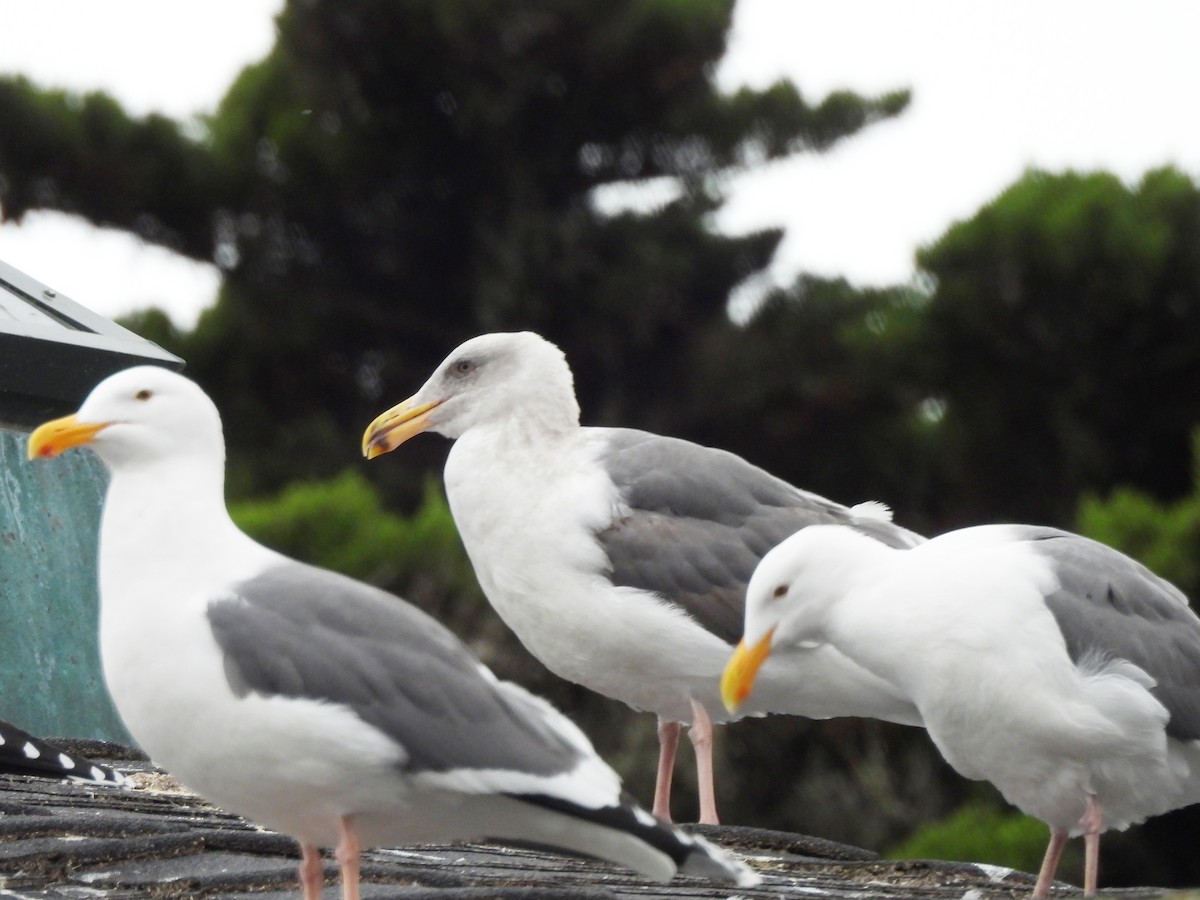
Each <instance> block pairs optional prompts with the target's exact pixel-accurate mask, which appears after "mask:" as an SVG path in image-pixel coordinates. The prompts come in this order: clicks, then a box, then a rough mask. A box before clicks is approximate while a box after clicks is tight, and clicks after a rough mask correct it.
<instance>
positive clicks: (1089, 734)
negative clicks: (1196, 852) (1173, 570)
mask: <svg viewBox="0 0 1200 900" xmlns="http://www.w3.org/2000/svg"><path fill="white" fill-rule="evenodd" d="M810 641H828V642H829V643H831V644H832V645H833V646H835V647H837V648H838V649H839V650H840V651H841V652H843V653H845V654H846V656H848V657H850V658H851V659H854V660H856V661H857V662H858V663H860V664H861V665H862V666H863V667H865V668H867V669H868V670H870V671H872V672H874V673H876V674H877V675H878V676H879V677H881V678H884V679H886V680H887V681H888V682H889V683H891V684H895V685H896V686H897V687H899V688H900V689H901V690H902V691H903V692H904V694H905V695H906V696H908V697H910V698H911V699H912V702H913V704H914V705H915V706H916V707H917V709H918V710H919V711H920V714H921V717H922V719H923V720H924V722H925V727H926V729H927V730H928V732H929V736H930V737H931V738H932V739H933V742H934V743H935V744H936V745H937V747H938V749H939V750H940V751H941V752H942V755H943V756H945V758H946V760H947V762H949V763H950V765H952V766H953V767H954V768H955V769H956V770H957V771H958V772H960V773H961V774H962V775H964V776H966V777H968V778H974V779H980V780H988V781H991V782H992V783H993V784H995V785H996V787H997V788H998V789H999V790H1000V792H1001V793H1002V794H1003V795H1004V797H1005V798H1006V799H1007V800H1008V801H1009V802H1010V803H1012V804H1014V805H1015V806H1017V807H1019V808H1020V809H1022V810H1023V811H1024V812H1026V813H1028V814H1030V815H1032V816H1035V817H1037V818H1039V819H1041V820H1042V821H1044V822H1046V823H1047V824H1048V825H1049V826H1050V829H1051V839H1050V844H1049V846H1048V848H1047V850H1046V856H1045V859H1044V862H1043V864H1042V869H1041V872H1040V874H1039V877H1038V882H1037V886H1036V888H1035V891H1034V896H1035V897H1039V898H1040V897H1045V896H1046V895H1047V893H1048V892H1049V889H1050V885H1051V882H1052V881H1053V878H1054V874H1055V872H1056V870H1057V867H1058V860H1059V856H1060V855H1061V853H1062V849H1063V846H1064V844H1065V842H1066V840H1067V838H1068V837H1070V836H1072V835H1078V834H1082V835H1083V836H1084V840H1085V849H1086V861H1085V868H1084V889H1085V892H1086V893H1087V894H1088V895H1091V894H1094V893H1095V892H1096V888H1097V882H1098V872H1099V858H1100V835H1101V833H1102V832H1103V831H1104V830H1106V829H1109V828H1113V829H1118V830H1119V829H1123V828H1126V827H1128V826H1129V825H1131V824H1134V823H1137V822H1140V821H1142V820H1143V819H1146V818H1148V817H1150V816H1156V815H1159V814H1161V813H1165V812H1168V811H1170V810H1172V809H1176V808H1178V807H1181V806H1186V805H1189V804H1192V803H1196V802H1198V801H1200V619H1198V618H1197V617H1196V614H1195V613H1194V612H1193V611H1192V610H1191V609H1190V608H1189V606H1188V602H1187V598H1186V597H1185V596H1184V595H1183V593H1182V592H1181V591H1179V590H1178V589H1177V588H1176V587H1175V586H1174V585H1172V584H1170V583H1169V582H1167V581H1165V580H1163V579H1162V578H1159V577H1158V576H1157V575H1155V574H1154V573H1153V572H1151V571H1150V570H1149V569H1147V568H1145V567H1144V566H1142V565H1140V564H1139V563H1137V562H1135V561H1134V560H1132V559H1130V558H1129V557H1127V556H1125V555H1124V554H1122V553H1119V552H1118V551H1116V550H1113V549H1112V548H1110V547H1107V546H1105V545H1103V544H1100V543H1098V542H1096V541H1093V540H1090V539H1088V538H1084V537H1081V536H1079V535H1075V534H1070V533H1068V532H1065V531H1059V530H1057V529H1053V528H1044V527H1034V526H1025V525H987V526H978V527H975V528H965V529H962V530H960V531H953V532H949V533H947V534H944V535H940V536H938V537H936V538H934V539H932V540H931V541H929V542H928V543H927V544H923V545H921V546H920V547H917V548H915V549H913V550H910V551H908V552H905V553H898V552H896V551H894V550H892V549H891V548H888V547H885V546H883V545H881V544H879V543H878V542H876V541H871V540H868V539H866V538H864V537H863V536H862V535H861V534H858V533H856V532H855V531H853V530H852V529H848V528H843V527H836V526H830V527H821V528H809V529H805V530H804V531H801V532H799V533H797V534H796V535H794V536H792V537H790V538H788V539H787V540H786V541H784V542H783V543H781V544H780V545H779V546H778V547H777V548H775V549H774V550H772V551H771V552H770V553H768V554H767V556H766V557H764V559H763V561H762V562H761V563H760V564H759V566H758V569H757V570H756V571H755V573H754V577H753V578H752V579H751V581H750V586H749V589H748V593H747V599H746V627H745V636H744V638H743V641H742V642H741V643H740V644H739V646H738V649H737V651H736V653H735V654H734V655H733V657H732V659H731V660H730V661H729V664H728V667H727V669H726V672H725V675H724V679H723V684H722V689H723V692H724V696H725V699H726V702H727V704H728V705H729V706H731V707H734V708H737V707H738V706H739V705H740V704H742V703H745V702H752V701H753V697H754V692H755V691H756V690H757V686H756V684H755V675H756V672H757V671H758V668H759V666H760V665H762V663H763V661H764V660H766V659H768V658H774V657H775V656H780V655H782V656H786V655H788V653H790V652H795V649H796V648H798V647H801V646H803V645H805V644H806V643H807V642H810Z"/></svg>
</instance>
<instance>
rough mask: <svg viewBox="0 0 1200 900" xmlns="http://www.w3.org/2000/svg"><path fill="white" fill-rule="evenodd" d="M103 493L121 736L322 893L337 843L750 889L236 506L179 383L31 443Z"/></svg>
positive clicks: (611, 776) (575, 744)
mask: <svg viewBox="0 0 1200 900" xmlns="http://www.w3.org/2000/svg"><path fill="white" fill-rule="evenodd" d="M85 444H86V445H87V446H89V447H91V449H92V450H94V451H95V452H96V454H97V455H98V456H99V457H100V459H101V460H102V461H103V462H104V463H105V465H106V466H107V467H108V469H109V471H110V472H111V475H112V478H111V481H110V484H109V487H108V493H107V496H106V499H105V505H104V513H103V519H102V524H101V532H100V599H101V614H100V645H101V655H102V660H103V667H104V676H105V680H106V682H107V684H108V688H109V691H110V692H111V694H112V697H113V700H114V701H115V702H116V706H117V709H118V711H119V712H120V714H121V717H122V719H123V720H124V722H125V724H126V726H127V727H128V729H129V732H130V733H131V734H132V735H133V736H134V738H135V739H136V740H137V741H138V743H139V744H141V746H142V748H143V749H144V750H145V751H146V752H147V753H148V754H149V755H150V756H151V758H152V759H153V760H154V761H155V762H156V763H158V764H159V765H161V766H163V767H164V768H166V769H167V770H168V771H170V772H171V773H172V774H174V775H175V776H177V777H178V778H179V779H180V780H182V781H183V782H184V783H185V784H187V785H188V786H189V787H191V788H192V789H193V790H196V791H198V792H199V793H200V794H201V795H203V796H205V797H207V798H208V799H209V800H211V801H213V802H214V803H216V804H218V805H219V806H222V807H224V808H227V809H229V810H231V811H234V812H238V813H241V814H243V815H245V816H246V817H248V818H250V819H253V820H254V821H256V822H259V823H261V824H263V825H266V826H269V827H271V828H274V829H277V830H279V831H282V832H285V833H287V834H290V835H293V836H295V837H296V838H297V839H298V840H299V841H300V844H301V848H302V860H301V863H300V881H301V884H302V886H303V889H304V896H305V897H306V898H309V900H315V898H317V897H319V896H320V895H321V883H322V864H321V858H320V853H319V851H318V848H319V847H329V846H336V848H337V849H336V856H337V859H338V861H339V863H340V864H341V868H342V875H343V879H342V884H343V895H344V896H345V897H347V898H356V897H357V896H358V858H359V850H360V848H361V847H375V846H392V845H397V844H405V843H411V842H439V841H451V840H458V839H475V838H491V839H496V840H500V841H506V840H508V841H519V842H526V843H534V844H538V845H542V846H547V847H558V848H562V849H565V850H569V851H573V852H577V853H581V854H584V855H588V856H593V857H599V858H602V859H606V860H610V861H612V862H615V863H619V864H622V865H626V866H629V867H631V868H633V869H636V870H637V871H639V872H641V873H643V874H644V875H646V876H647V877H651V878H655V879H667V878H670V877H671V876H672V875H673V874H674V872H675V871H676V870H677V869H678V870H681V871H684V872H691V873H695V874H702V875H706V876H710V877H715V878H719V879H725V880H735V881H739V882H741V883H752V882H753V881H754V880H755V876H754V874H753V873H752V872H751V871H750V870H748V869H747V868H746V867H745V866H743V865H741V864H740V863H738V862H736V861H734V860H732V859H730V858H729V857H727V856H726V855H725V854H724V853H722V852H721V851H719V850H717V849H716V848H715V847H712V846H711V845H709V844H707V843H705V842H704V841H703V840H701V839H699V838H694V837H691V836H689V835H687V834H684V833H682V832H680V831H678V830H676V829H674V828H672V827H671V826H669V825H666V824H665V823H660V822H657V821H656V820H655V819H654V818H653V817H652V816H650V814H649V813H647V812H644V811H643V810H640V809H638V808H637V807H634V806H631V805H629V804H627V803H625V802H623V801H622V799H621V792H620V784H619V781H618V778H617V775H616V774H615V773H614V772H613V771H612V769H610V768H609V767H608V766H607V765H605V764H604V763H603V762H602V761H601V760H600V759H599V757H597V756H596V754H595V752H594V751H593V750H592V748H591V745H590V744H589V743H588V742H587V739H586V738H585V737H584V736H583V735H582V733H580V731H579V729H578V728H576V727H575V726H574V725H573V724H571V722H570V721H568V720H567V719H566V718H565V717H564V716H562V715H561V714H559V713H558V712H557V711H555V710H554V709H553V708H552V707H551V706H550V705H549V704H547V703H545V702H544V701H542V700H540V699H538V698H536V697H534V696H533V695H531V694H529V693H527V692H526V691H524V690H523V689H521V688H520V687H518V686H516V685H513V684H510V683H508V682H502V681H499V680H498V679H496V678H495V676H494V675H492V673H491V672H490V671H488V670H487V669H486V668H485V667H484V666H483V665H482V664H480V663H479V662H478V661H477V660H475V659H474V658H473V657H472V656H471V655H470V653H469V652H468V651H467V649H466V648H465V647H464V646H463V644H462V643H461V642H459V641H458V640H457V639H456V638H455V637H454V635H452V634H451V633H450V632H449V631H447V630H446V629H445V628H443V627H442V626H441V625H439V624H438V623H437V622H435V621H434V620H433V619H431V618H429V617H428V616H426V615H425V614H423V613H422V612H420V611H419V610H417V609H416V608H414V607H412V606H410V605H409V604H407V603H405V602H404V601H403V600H401V599H400V598H399V597H395V596H393V595H391V594H388V593H385V592H384V591H381V590H379V589H377V588H374V587H371V586H370V585H367V584H363V583H361V582H358V581H355V580H353V579H351V578H347V577H344V576H342V575H338V574H335V573H333V572H330V571H326V570H323V569H319V568H315V567H313V566H309V565H305V564H303V563H299V562H296V561H295V560H291V559H289V558H287V557H285V556H282V555H281V554H279V553H276V552H274V551H272V550H269V549H267V548H266V547H263V546H262V545H260V544H258V543H256V542H255V541H253V540H251V539H250V538H249V537H247V536H246V535H245V534H243V533H242V532H241V531H240V530H239V529H238V528H237V526H235V525H234V523H233V521H232V520H231V519H230V518H229V514H228V512H227V511H226V508H225V502H224V441H223V438H222V432H221V422H220V417H219V416H218V414H217V410H216V408H215V407H214V405H213V403H212V402H211V401H210V400H209V398H208V397H207V396H206V395H205V394H204V393H203V392H202V391H201V390H200V388H199V387H197V386H196V385H195V384H194V383H192V382H191V381H189V380H188V379H186V378H184V377H182V376H180V375H176V374H174V373H172V372H169V371H166V370H165V369H160V368H154V367H138V368H134V369H128V370H125V371H123V372H119V373H117V374H115V375H112V376H110V377H109V378H107V379H105V380H104V381H102V382H101V383H100V384H99V385H97V386H96V388H95V389H94V390H93V391H92V392H91V394H90V395H89V396H88V397H87V399H86V400H85V401H84V403H83V405H82V406H81V407H80V409H79V412H78V413H77V414H75V415H73V416H68V417H66V418H64V419H59V420H55V421H53V422H48V423H46V424H45V425H42V426H41V427H39V428H38V429H37V430H36V431H34V433H33V434H32V435H31V436H30V440H29V453H30V457H31V458H43V457H53V456H56V455H57V454H59V453H61V452H62V451H64V450H66V449H68V448H70V447H75V446H79V445H85Z"/></svg>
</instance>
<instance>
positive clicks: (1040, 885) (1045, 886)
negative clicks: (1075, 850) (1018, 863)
mask: <svg viewBox="0 0 1200 900" xmlns="http://www.w3.org/2000/svg"><path fill="white" fill-rule="evenodd" d="M1066 845H1067V832H1066V831H1065V830H1063V829H1061V828H1051V829H1050V845H1049V846H1048V847H1046V855H1045V857H1043V859H1042V869H1041V871H1040V872H1038V879H1037V885H1036V886H1035V887H1034V889H1033V900H1045V898H1046V897H1047V896H1049V894H1050V885H1051V884H1052V883H1053V881H1054V873H1055V872H1057V871H1058V860H1059V858H1060V857H1061V856H1062V852H1063V847H1065V846H1066Z"/></svg>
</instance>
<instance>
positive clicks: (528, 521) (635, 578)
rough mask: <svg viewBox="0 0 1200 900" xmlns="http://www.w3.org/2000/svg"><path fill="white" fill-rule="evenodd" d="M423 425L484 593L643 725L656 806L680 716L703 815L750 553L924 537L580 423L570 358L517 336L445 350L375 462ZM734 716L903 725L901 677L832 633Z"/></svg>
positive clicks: (715, 459) (539, 650)
mask: <svg viewBox="0 0 1200 900" xmlns="http://www.w3.org/2000/svg"><path fill="white" fill-rule="evenodd" d="M423 431H433V432H437V433H439V434H441V435H444V436H445V437H448V438H452V439H455V443H454V445H453V447H452V448H451V450H450V455H449V458H448V459H447V461H446V467H445V482H446V494H447V498H448V500H449V503H450V508H451V511H452V513H453V515H454V520H455V523H456V524H457V526H458V530H459V533H460V534H461V536H462V540H463V543H464V545H465V546H466V549H467V553H468V555H469V556H470V558H471V562H472V564H473V565H474V568H475V573H476V575H477V577H478V579H479V582H480V584H481V585H482V587H483V590H484V593H485V594H486V595H487V598H488V600H489V601H490V602H491V604H492V606H493V607H494V608H495V609H496V611H497V612H498V613H499V615H500V616H501V618H502V619H503V620H504V621H505V622H506V623H507V624H508V626H509V627H510V628H511V629H512V631H513V632H515V633H516V635H517V637H518V638H519V639H520V640H521V642H522V643H523V644H524V645H525V646H526V647H527V648H528V649H529V650H530V652H531V653H532V654H533V655H534V656H535V657H537V658H538V659H539V660H541V662H542V663H543V664H544V665H545V666H546V667H547V668H549V669H550V670H551V671H552V672H554V673H555V674H557V675H559V676H561V677H562V678H565V679H567V680H568V681H572V682H575V683H577V684H581V685H584V686H585V687H588V688H590V689H592V690H594V691H597V692H599V693H601V694H604V695H605V696H608V697H612V698H615V699H617V700H621V701H623V702H624V703H626V704H628V705H629V706H631V707H633V708H634V709H637V710H644V711H650V712H654V713H656V714H657V716H658V723H659V729H658V731H659V741H660V753H659V765H658V777H657V781H656V788H655V796H654V812H655V814H656V815H658V816H659V817H661V818H664V819H669V818H670V815H671V811H670V787H671V776H672V770H673V768H674V760H675V751H676V746H677V743H678V740H679V734H680V729H681V726H682V725H691V726H692V727H691V730H690V732H689V736H690V737H691V738H692V742H693V744H694V747H695V752H696V763H697V781H698V783H699V793H700V821H701V822H706V823H715V822H716V821H717V809H716V800H715V793H714V787H713V772H712V723H713V722H714V721H716V722H723V721H728V720H730V719H731V718H733V717H732V716H731V715H730V714H728V713H727V712H726V711H725V709H724V707H723V706H722V704H721V697H720V690H719V683H720V676H721V671H722V669H723V667H724V664H725V661H726V660H727V659H728V658H729V653H730V651H731V649H732V648H733V645H734V644H736V643H737V640H738V638H739V637H740V636H741V630H742V600H743V593H744V589H745V585H746V582H747V581H748V580H749V578H750V573H751V572H752V571H753V569H754V566H755V564H756V563H757V562H758V560H759V558H760V557H761V556H762V555H763V554H764V553H766V552H767V550H769V549H770V548H771V547H773V546H774V545H775V544H777V543H778V542H779V541H781V540H783V538H784V537H786V536H787V535H789V534H791V533H792V532H794V531H795V530H796V529H798V528H801V527H803V526H805V525H810V524H813V523H817V522H837V523H847V524H852V525H853V526H854V527H856V528H859V529H861V530H862V531H863V532H864V533H866V534H869V535H871V536H872V537H873V538H875V539H878V540H880V541H884V542H886V543H888V544H891V545H895V546H898V547H908V546H911V545H913V544H915V543H918V542H920V541H921V540H923V539H922V538H920V537H919V536H918V535H915V534H913V533H912V532H909V531H906V530H904V529H903V528H900V527H899V526H897V525H894V524H892V523H891V521H890V513H889V512H888V511H887V509H886V507H883V506H882V504H874V503H868V504H862V505H860V506H859V507H855V508H853V509H848V508H846V507H844V506H841V505H839V504H837V503H833V502H831V501H829V500H826V499H825V498H823V497H819V496H817V495H816V494H811V493H807V492H805V491H801V490H799V489H797V488H794V487H792V486H791V485H790V484H787V483H785V482H783V481H781V480H779V479H778V478H775V477H773V476H771V475H769V474H767V473H766V472H764V471H762V470H761V469H759V468H756V467H755V466H753V465H751V464H750V463H748V462H746V461H745V460H743V459H741V458H739V457H737V456H735V455H733V454H731V453H727V452H724V451H721V450H715V449H710V448H707V447H701V446H698V445H696V444H692V443H689V442H687V441H683V440H678V439H675V438H670V437H662V436H659V435H655V434H649V433H647V432H644V431H635V430H631V429H625V428H597V427H581V426H580V424H579V405H578V403H577V401H576V398H575V389H574V382H573V378H572V375H571V370H570V368H569V366H568V365H567V361H566V359H565V357H564V355H563V353H562V351H561V350H559V348H558V347H556V346H555V345H554V344H552V343H550V342H549V341H547V340H545V339H544V338H542V337H540V336H538V335H536V334H532V333H529V332H521V333H515V334H488V335H482V336H480V337H476V338H473V339H471V340H469V341H467V342H466V343H464V344H462V345H461V346H460V347H458V348H457V349H456V350H454V351H453V352H452V353H451V354H450V355H449V356H448V357H446V359H445V361H444V362H442V363H441V364H440V365H439V366H438V368H437V370H436V371H435V372H434V373H433V375H432V376H431V377H430V378H429V380H428V381H426V382H425V384H424V386H422V387H421V388H420V390H418V391H417V393H416V394H414V395H413V396H412V397H410V398H409V399H407V400H405V401H403V402H401V403H399V404H398V405H396V406H394V407H392V408H391V409H389V410H387V411H386V412H384V413H383V414H381V415H380V416H379V417H378V418H376V419H375V421H374V422H372V423H371V425H370V426H369V427H368V428H367V430H366V433H365V435H364V437H363V452H364V454H365V455H366V456H368V457H371V458H373V457H376V456H379V455H380V454H382V453H387V452H389V451H391V450H394V449H395V448H396V447H398V446H399V445H400V444H402V443H404V442H405V441H407V440H408V439H409V438H411V437H413V436H414V435H416V434H418V433H420V432H423ZM744 711H745V712H749V713H753V714H763V713H767V712H776V713H792V714H798V715H803V716H809V717H812V718H829V717H833V716H849V715H857V716H871V717H875V718H881V719H888V720H891V721H895V722H902V723H906V724H919V723H920V719H919V717H918V716H917V713H916V709H915V707H913V705H912V704H911V703H910V702H909V701H908V700H907V699H906V698H905V697H903V695H901V694H900V693H899V692H898V691H896V690H895V689H893V688H892V687H891V686H890V685H888V684H886V683H885V682H884V681H883V680H882V679H879V678H877V677H875V676H874V675H872V674H870V673H869V672H867V671H866V670H864V669H862V668H861V667H860V666H858V665H856V664H854V663H852V662H850V661H849V660H848V659H846V658H845V657H844V656H842V655H841V654H840V653H838V652H837V651H836V650H833V649H831V648H829V647H814V648H812V649H811V650H810V651H809V652H807V653H805V654H800V655H796V656H793V657H790V658H789V659H788V660H786V661H782V662H779V663H774V664H772V665H770V666H768V667H767V668H766V669H765V670H764V672H763V674H762V682H761V685H760V690H759V691H758V692H757V693H756V696H755V700H754V702H753V703H751V704H749V705H748V706H747V707H746V708H745V710H744Z"/></svg>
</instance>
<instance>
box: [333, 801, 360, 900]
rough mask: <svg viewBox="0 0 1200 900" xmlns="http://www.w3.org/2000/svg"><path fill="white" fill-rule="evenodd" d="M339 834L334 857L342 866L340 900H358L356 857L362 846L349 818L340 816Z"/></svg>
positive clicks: (352, 821)
mask: <svg viewBox="0 0 1200 900" xmlns="http://www.w3.org/2000/svg"><path fill="white" fill-rule="evenodd" d="M341 834H342V839H341V840H340V841H339V842H338V845H337V850H335V851H334V855H335V856H336V857H337V861H338V862H339V863H340V864H341V866H342V900H358V857H359V854H360V853H362V845H361V844H360V843H359V841H358V832H357V831H355V829H354V820H353V819H352V818H350V816H342V820H341Z"/></svg>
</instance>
